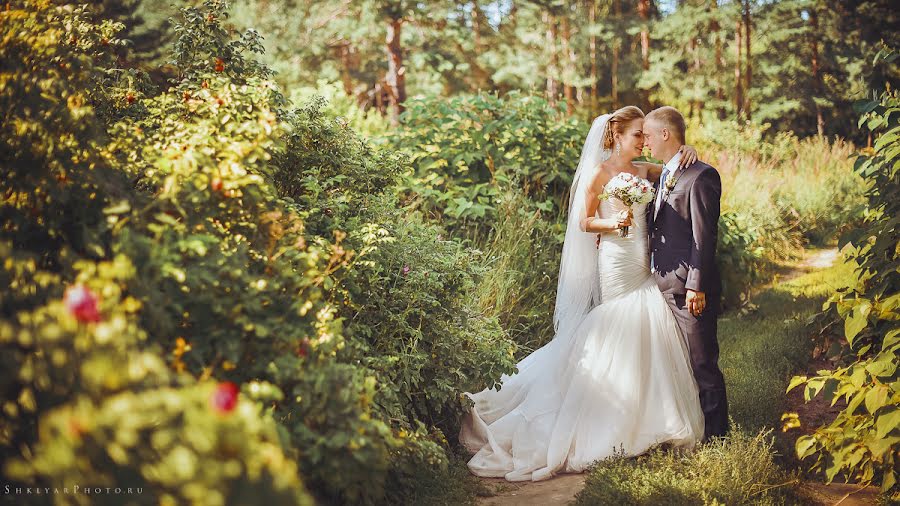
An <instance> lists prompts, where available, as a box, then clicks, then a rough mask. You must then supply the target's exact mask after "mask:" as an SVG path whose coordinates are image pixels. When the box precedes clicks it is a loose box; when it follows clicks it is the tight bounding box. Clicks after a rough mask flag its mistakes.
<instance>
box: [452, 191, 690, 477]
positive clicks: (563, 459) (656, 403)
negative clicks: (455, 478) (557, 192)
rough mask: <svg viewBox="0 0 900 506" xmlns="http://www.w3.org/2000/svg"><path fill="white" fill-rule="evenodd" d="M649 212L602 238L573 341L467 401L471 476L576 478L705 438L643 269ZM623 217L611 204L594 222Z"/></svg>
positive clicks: (681, 353) (641, 209)
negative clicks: (592, 290) (603, 463)
mask: <svg viewBox="0 0 900 506" xmlns="http://www.w3.org/2000/svg"><path fill="white" fill-rule="evenodd" d="M651 205H652V204H651ZM647 207H648V206H647V205H635V206H634V207H633V209H634V219H633V220H632V222H633V225H632V226H631V233H630V235H629V236H628V237H619V235H618V234H616V233H612V234H604V235H603V240H602V242H601V246H600V250H599V254H598V262H599V272H600V287H601V294H602V303H601V304H600V305H598V306H596V307H594V308H593V309H591V310H590V311H589V312H587V314H586V315H585V316H584V318H583V319H582V320H581V322H580V323H578V324H577V327H575V330H574V331H573V333H572V334H571V336H569V337H561V336H559V335H557V337H556V338H554V339H553V340H552V341H550V342H549V343H548V344H547V345H545V346H543V347H542V348H540V349H538V350H536V351H535V352H534V353H532V354H531V355H529V356H527V357H525V358H524V359H523V360H522V361H521V362H519V364H518V372H517V373H516V374H514V375H512V376H505V375H504V376H503V377H502V388H500V390H499V391H498V390H483V391H481V392H479V393H476V394H469V393H467V394H466V395H468V396H469V397H471V398H472V400H474V402H475V406H474V408H473V409H472V410H471V411H470V412H469V413H468V415H466V417H465V419H464V420H463V427H462V430H461V432H460V442H461V443H462V444H463V445H465V446H466V448H468V449H469V451H471V452H474V453H475V455H474V457H472V459H471V460H470V461H469V464H468V465H469V469H470V470H471V471H472V472H473V473H474V474H476V475H479V476H489V477H504V478H506V479H507V480H510V481H525V480H533V481H538V480H542V479H546V478H549V477H551V476H553V475H554V474H557V473H562V472H580V471H582V470H584V469H585V468H586V467H588V466H589V465H590V464H591V463H592V462H594V461H596V460H599V459H603V458H606V457H608V456H611V455H613V452H614V451H617V452H618V453H619V454H621V453H622V452H624V454H625V455H638V454H641V453H644V452H645V451H647V450H648V449H649V448H651V447H652V446H654V445H657V444H659V443H663V442H668V443H671V444H673V445H674V446H677V447H692V446H693V445H694V444H695V443H696V442H698V441H699V440H700V439H701V437H702V436H703V413H702V411H701V410H700V401H699V394H698V389H697V384H696V382H695V380H694V376H693V374H692V372H691V367H690V360H689V358H688V349H687V345H686V343H685V341H684V340H683V339H682V337H681V334H680V332H679V329H678V326H677V323H676V321H675V317H674V316H673V315H672V312H671V311H670V309H669V307H668V305H667V304H666V301H665V299H664V297H663V295H662V293H661V292H660V290H659V288H658V287H657V285H656V282H655V280H654V278H653V276H651V273H650V270H649V259H648V251H647V230H646V228H647V225H646V219H645V216H646V215H645V213H646V212H647ZM622 209H624V205H623V204H622V203H621V201H619V200H617V199H612V198H610V199H606V200H605V201H603V202H602V203H601V205H600V208H599V210H598V214H599V216H600V217H606V218H608V217H612V216H614V215H615V214H616V213H617V212H619V211H620V210H622ZM651 209H652V208H651Z"/></svg>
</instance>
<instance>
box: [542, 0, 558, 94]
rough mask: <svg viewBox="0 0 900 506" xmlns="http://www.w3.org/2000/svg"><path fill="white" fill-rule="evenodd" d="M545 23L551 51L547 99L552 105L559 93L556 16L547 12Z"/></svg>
mask: <svg viewBox="0 0 900 506" xmlns="http://www.w3.org/2000/svg"><path fill="white" fill-rule="evenodd" d="M544 23H545V24H546V25H547V35H546V42H547V48H546V50H547V51H549V52H550V58H549V62H548V65H547V99H548V100H549V101H550V105H552V106H556V96H557V95H558V94H559V83H558V82H557V80H556V77H557V75H559V64H558V62H557V57H556V18H555V17H554V16H553V15H552V14H550V13H549V12H545V13H544Z"/></svg>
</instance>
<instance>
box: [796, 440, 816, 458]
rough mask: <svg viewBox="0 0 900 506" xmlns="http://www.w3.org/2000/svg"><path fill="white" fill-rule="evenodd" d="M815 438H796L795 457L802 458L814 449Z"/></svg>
mask: <svg viewBox="0 0 900 506" xmlns="http://www.w3.org/2000/svg"><path fill="white" fill-rule="evenodd" d="M815 444H816V438H814V437H813V436H800V437H799V438H797V443H796V444H795V448H796V450H797V457H798V458H800V459H804V458H806V457H807V456H809V455H810V454H812V453H813V452H814V451H815Z"/></svg>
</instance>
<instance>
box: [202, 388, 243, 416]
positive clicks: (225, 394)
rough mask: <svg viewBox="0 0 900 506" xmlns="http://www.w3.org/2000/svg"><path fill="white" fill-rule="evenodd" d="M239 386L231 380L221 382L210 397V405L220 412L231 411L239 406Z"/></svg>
mask: <svg viewBox="0 0 900 506" xmlns="http://www.w3.org/2000/svg"><path fill="white" fill-rule="evenodd" d="M239 392H240V390H239V389H238V386H237V385H235V384H234V383H232V382H230V381H226V382H223V383H219V384H218V385H216V389H215V391H213V394H212V397H210V398H209V402H210V405H211V406H212V408H213V409H214V410H215V411H216V412H218V413H223V414H225V413H231V412H232V411H234V407H235V406H237V401H238V393H239Z"/></svg>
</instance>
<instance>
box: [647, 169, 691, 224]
mask: <svg viewBox="0 0 900 506" xmlns="http://www.w3.org/2000/svg"><path fill="white" fill-rule="evenodd" d="M696 164H697V162H694V163H692V164H691V165H689V166H687V167H684V168H680V169H677V170H676V171H675V186H673V187H672V191H675V190H676V189H677V188H678V184H679V183H680V182H681V177H682V176H684V174H685V173H686V172H687V171H689V170H691V169H693V168H694V165H696ZM665 190H666V182H665V181H660V182H659V191H661V192H663V196H662V201H661V202H660V203H659V208H658V209H657V208H656V206H653V207H654V209H653V221H654V222H655V221H656V219H657V217H658V215H659V212H660V211H661V210H662V208H663V206H664V205H666V202H667V201H668V200H669V193H670V192H666V191H665Z"/></svg>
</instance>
